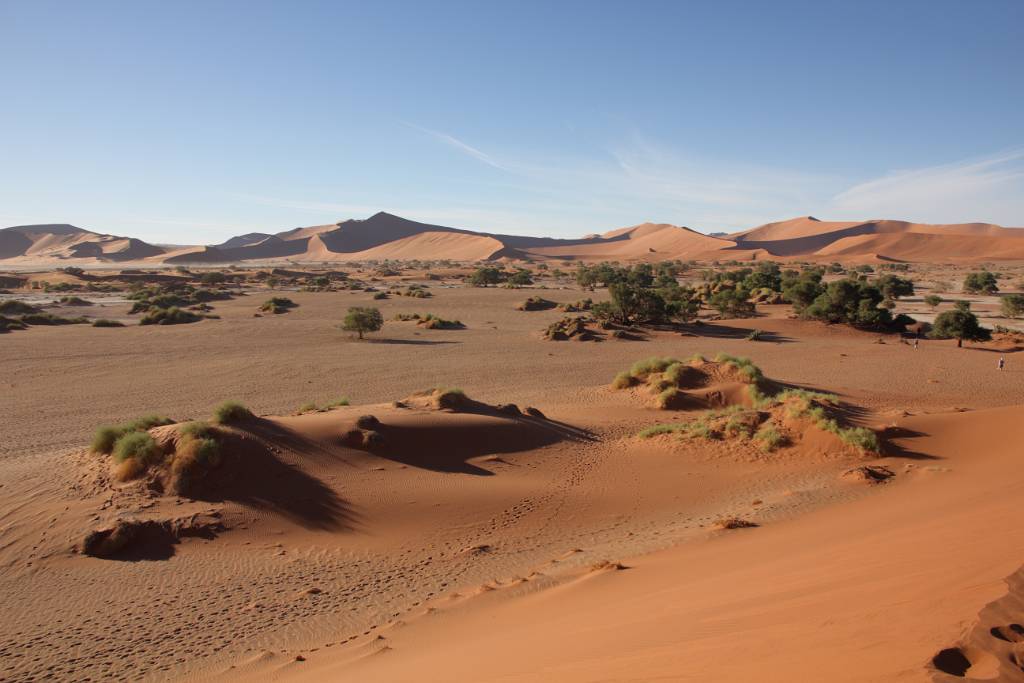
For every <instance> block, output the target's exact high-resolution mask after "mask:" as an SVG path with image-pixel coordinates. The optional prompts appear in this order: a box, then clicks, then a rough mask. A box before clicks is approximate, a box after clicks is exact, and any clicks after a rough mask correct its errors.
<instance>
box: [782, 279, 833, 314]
mask: <svg viewBox="0 0 1024 683" xmlns="http://www.w3.org/2000/svg"><path fill="white" fill-rule="evenodd" d="M824 291H825V287H824V285H822V284H821V273H820V272H818V271H815V270H808V271H804V272H803V273H800V275H799V276H798V277H796V278H795V279H789V280H788V281H787V284H785V285H784V286H783V289H782V296H783V298H785V299H786V301H788V302H789V303H791V304H793V309H794V310H795V311H796V312H797V313H801V312H802V311H803V310H804V309H805V308H807V307H808V306H810V305H811V304H812V303H814V300H815V299H817V298H818V297H819V296H821V294H822V293H823V292H824Z"/></svg>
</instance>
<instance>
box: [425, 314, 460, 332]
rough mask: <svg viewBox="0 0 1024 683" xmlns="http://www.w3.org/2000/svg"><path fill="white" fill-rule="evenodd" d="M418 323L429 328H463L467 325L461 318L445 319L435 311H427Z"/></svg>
mask: <svg viewBox="0 0 1024 683" xmlns="http://www.w3.org/2000/svg"><path fill="white" fill-rule="evenodd" d="M416 324H417V325H419V326H420V327H425V328H426V329H428V330H462V329H465V327H466V326H465V325H463V324H462V322H461V321H459V320H445V319H444V318H442V317H440V316H437V315H434V314H433V313H427V314H426V315H425V316H423V317H421V318H420V319H419V320H418V321H417V322H416Z"/></svg>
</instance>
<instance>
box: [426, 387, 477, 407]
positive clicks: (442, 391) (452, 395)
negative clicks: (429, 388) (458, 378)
mask: <svg viewBox="0 0 1024 683" xmlns="http://www.w3.org/2000/svg"><path fill="white" fill-rule="evenodd" d="M434 400H435V401H436V402H437V407H438V408H447V409H449V410H458V409H459V408H463V407H465V406H466V405H467V404H468V403H469V397H468V396H466V392H464V391H463V390H462V389H459V388H458V387H447V388H442V387H438V388H436V389H434Z"/></svg>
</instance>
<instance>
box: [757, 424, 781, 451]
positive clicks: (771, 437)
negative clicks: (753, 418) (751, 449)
mask: <svg viewBox="0 0 1024 683" xmlns="http://www.w3.org/2000/svg"><path fill="white" fill-rule="evenodd" d="M754 440H755V441H756V442H757V444H758V445H759V446H760V447H761V448H762V449H763V450H765V451H768V452H771V451H774V450H775V449H777V448H781V447H782V446H784V445H785V444H786V437H784V436H783V435H782V434H780V433H779V431H778V430H777V429H775V427H774V426H772V425H771V423H768V422H765V423H764V424H762V425H761V427H760V428H759V429H758V430H757V432H756V433H755V434H754Z"/></svg>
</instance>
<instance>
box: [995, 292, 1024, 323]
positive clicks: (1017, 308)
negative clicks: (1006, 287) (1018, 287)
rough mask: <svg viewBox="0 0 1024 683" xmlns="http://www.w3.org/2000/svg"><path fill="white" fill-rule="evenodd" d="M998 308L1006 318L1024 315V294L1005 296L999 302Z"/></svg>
mask: <svg viewBox="0 0 1024 683" xmlns="http://www.w3.org/2000/svg"><path fill="white" fill-rule="evenodd" d="M999 308H1000V310H1001V311H1002V313H1003V315H1004V316H1005V317H1007V318H1019V317H1021V316H1022V315H1024V294H1007V295H1005V296H1004V297H1003V298H1002V299H1001V300H1000V301H999Z"/></svg>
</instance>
